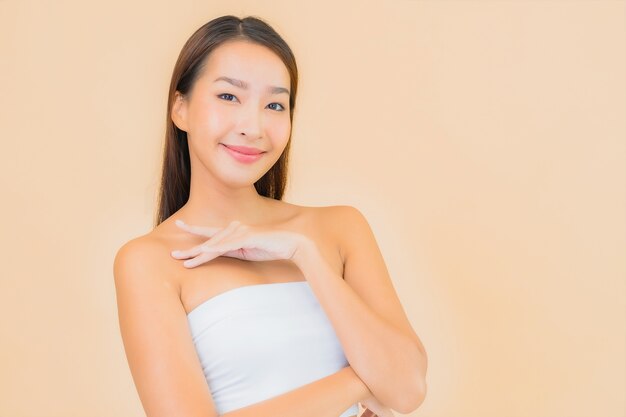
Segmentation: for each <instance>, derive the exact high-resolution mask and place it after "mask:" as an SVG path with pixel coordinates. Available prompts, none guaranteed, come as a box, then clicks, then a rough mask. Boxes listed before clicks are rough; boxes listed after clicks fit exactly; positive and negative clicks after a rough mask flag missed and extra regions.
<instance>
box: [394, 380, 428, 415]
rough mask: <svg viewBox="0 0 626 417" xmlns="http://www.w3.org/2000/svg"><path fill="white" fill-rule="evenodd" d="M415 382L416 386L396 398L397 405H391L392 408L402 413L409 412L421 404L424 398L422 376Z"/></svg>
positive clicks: (424, 384) (424, 387) (424, 383)
mask: <svg viewBox="0 0 626 417" xmlns="http://www.w3.org/2000/svg"><path fill="white" fill-rule="evenodd" d="M416 382H417V384H416V387H414V388H413V389H412V390H411V391H410V392H409V393H406V394H404V395H403V397H402V398H399V399H398V402H397V404H396V405H397V407H392V408H393V409H394V410H396V411H397V412H399V413H402V414H409V413H412V412H413V411H415V410H417V409H418V408H419V406H421V405H422V403H423V402H424V399H426V381H425V380H424V379H423V378H419V379H417V381H416Z"/></svg>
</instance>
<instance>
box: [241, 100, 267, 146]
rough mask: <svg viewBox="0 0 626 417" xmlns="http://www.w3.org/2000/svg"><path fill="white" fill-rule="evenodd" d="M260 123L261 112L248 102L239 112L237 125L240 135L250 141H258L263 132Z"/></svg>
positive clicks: (261, 121)
mask: <svg viewBox="0 0 626 417" xmlns="http://www.w3.org/2000/svg"><path fill="white" fill-rule="evenodd" d="M262 123H263V120H262V112H261V111H260V110H259V109H258V107H257V106H256V105H255V104H254V103H253V102H252V101H250V103H248V105H247V106H245V107H243V108H242V110H241V115H240V118H239V124H238V129H239V132H240V134H242V135H245V136H247V137H248V139H250V140H255V139H258V138H259V137H261V133H262V130H263V126H262Z"/></svg>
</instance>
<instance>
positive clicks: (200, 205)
mask: <svg viewBox="0 0 626 417" xmlns="http://www.w3.org/2000/svg"><path fill="white" fill-rule="evenodd" d="M220 76H228V77H231V78H235V79H240V80H245V81H246V82H247V83H248V85H249V87H248V89H247V90H244V89H241V88H238V87H235V86H233V85H231V84H229V83H227V82H225V81H218V82H214V80H215V79H216V78H218V77H220ZM289 81H290V78H289V73H288V71H287V69H286V67H285V66H284V64H283V62H282V61H281V60H280V58H279V57H278V56H276V55H275V54H274V53H273V52H272V51H271V50H269V49H267V48H265V47H263V46H260V45H257V44H253V43H250V42H246V41H240V40H237V41H230V42H227V43H225V44H222V45H220V46H219V47H218V48H216V49H215V50H214V51H213V52H212V53H211V55H210V56H209V58H208V60H207V63H206V67H205V70H204V72H203V73H202V75H201V76H200V78H199V79H198V80H197V81H196V83H195V85H194V87H193V89H192V91H191V92H190V94H189V95H188V96H187V97H183V96H182V95H180V94H177V97H176V101H175V104H174V106H173V109H172V112H171V117H172V120H173V121H174V123H175V124H176V126H177V127H178V128H179V129H181V130H184V131H186V132H187V136H188V143H189V151H190V161H191V171H192V176H191V188H190V198H189V200H188V202H187V203H186V204H185V205H184V206H183V207H182V208H181V209H180V210H179V211H178V212H176V213H175V214H174V215H173V216H171V217H170V218H168V219H167V220H165V221H164V222H163V223H161V224H160V225H159V226H157V227H156V228H155V229H154V230H153V231H151V232H150V233H149V234H147V235H146V236H145V239H149V240H152V241H154V242H157V243H158V244H159V245H160V247H162V248H163V255H164V256H162V257H160V258H158V259H155V262H156V263H158V265H156V267H157V268H156V269H157V270H159V271H163V276H166V277H167V280H168V281H169V285H171V286H172V287H173V288H176V290H177V291H178V294H179V297H180V301H181V303H182V305H183V307H184V309H185V311H186V312H187V313H189V312H190V311H192V310H193V309H194V308H196V307H197V306H199V305H200V304H201V303H203V302H204V301H206V300H208V299H210V298H212V297H214V296H216V295H218V294H220V293H222V292H225V291H228V290H230V289H234V288H238V287H241V286H245V285H254V284H262V283H271V282H287V281H303V280H305V276H304V275H303V273H302V271H301V270H300V268H299V267H298V265H297V263H296V262H294V260H293V259H292V258H293V255H294V254H295V253H296V252H297V249H298V248H299V247H300V246H301V245H303V244H305V243H306V244H313V245H314V246H315V247H316V248H317V250H318V251H319V254H320V256H321V257H322V258H323V259H324V260H325V261H326V262H327V263H328V265H330V266H331V268H332V270H333V271H334V272H335V273H337V274H339V275H341V274H342V273H343V260H342V257H341V248H340V247H339V243H338V242H339V236H337V234H336V232H335V231H336V230H339V229H340V228H338V227H337V224H333V216H332V211H333V209H332V207H304V206H298V205H294V204H290V203H287V202H284V201H277V200H274V199H270V198H266V197H263V196H260V195H258V194H257V192H256V190H255V188H254V182H256V181H257V180H258V179H259V178H261V177H262V176H263V175H264V174H265V173H266V172H267V171H268V170H269V169H270V168H271V166H272V165H273V164H274V163H275V162H276V161H277V160H278V158H279V157H280V155H281V153H282V152H283V150H284V148H285V146H286V145H287V141H288V138H289V134H290V131H291V122H290V119H289V111H290V110H289V96H288V95H287V94H275V95H272V94H269V93H268V92H267V91H266V88H267V87H268V86H280V87H284V88H289V86H290V82H289ZM222 143H223V144H229V145H243V146H251V147H256V148H260V149H262V150H265V151H266V153H265V154H264V155H263V156H262V157H261V158H260V159H259V160H257V161H255V162H253V163H247V164H244V163H241V162H238V161H236V160H235V159H234V158H233V157H232V156H231V155H230V154H229V153H228V151H227V150H226V149H225V148H224V147H223V146H222V145H221V144H222ZM176 220H183V221H184V222H185V223H186V224H187V225H204V226H208V225H210V226H211V227H212V228H213V229H211V231H210V232H209V231H208V229H204V233H198V232H197V230H196V233H193V230H192V229H190V227H189V226H187V227H185V226H182V225H177V224H176V223H175V221H176ZM234 221H236V222H239V223H238V224H234V225H233V222H234ZM229 226H230V228H229ZM220 231H221V232H220ZM276 231H280V233H286V234H276ZM219 233H221V234H220V235H219V236H218V237H219V239H218V238H214V239H213V242H215V243H218V241H220V240H221V241H222V243H223V242H226V241H227V239H225V238H226V237H233V236H234V237H237V236H239V237H240V238H241V237H242V236H243V234H245V233H247V235H249V236H252V235H254V236H256V237H257V238H258V237H259V236H260V237H262V239H257V240H256V241H255V242H256V243H259V242H261V243H259V244H258V245H257V246H258V248H259V249H258V251H257V253H256V254H257V255H259V253H262V254H263V256H262V257H264V258H266V259H254V258H253V257H252V256H251V255H252V252H250V253H249V254H248V256H245V257H243V259H239V258H237V257H231V256H220V255H221V254H224V252H226V251H225V250H224V249H223V248H222V250H221V251H220V253H219V254H218V253H215V254H214V256H213V257H212V258H211V259H208V258H205V260H204V262H203V263H201V264H200V263H199V262H198V265H193V266H189V265H184V264H183V263H182V259H189V258H192V256H191V252H190V250H193V249H194V248H196V249H197V248H199V245H201V244H203V243H205V242H207V238H209V240H210V237H211V236H215V235H216V234H219ZM263 233H265V234H263ZM240 240H241V239H240ZM272 242H273V243H276V242H280V245H282V246H281V247H280V248H279V249H280V250H275V249H276V245H274V246H272V245H270V243H272ZM175 250H180V251H182V253H183V256H178V257H175V256H174V255H173V254H172V255H171V256H170V254H171V252H172V251H175ZM251 250H252V249H250V251H251ZM185 251H187V252H185ZM279 252H280V254H279ZM198 253H199V252H198V251H197V250H196V252H195V254H196V255H197V254H198ZM239 254H241V252H239ZM177 258H178V259H177ZM245 259H247V260H263V262H249V261H247V260H245ZM209 260H210V261H209ZM215 276H219V277H220V280H214V279H209V278H210V277H215ZM362 404H363V405H364V406H368V404H369V405H370V408H372V409H375V407H378V409H377V410H376V411H378V414H379V415H380V416H384V415H392V414H391V412H390V411H389V409H387V408H385V407H384V406H382V405H380V404H379V403H377V402H376V399H375V398H374V397H371V398H370V399H369V403H368V401H367V400H366V401H364V402H362Z"/></svg>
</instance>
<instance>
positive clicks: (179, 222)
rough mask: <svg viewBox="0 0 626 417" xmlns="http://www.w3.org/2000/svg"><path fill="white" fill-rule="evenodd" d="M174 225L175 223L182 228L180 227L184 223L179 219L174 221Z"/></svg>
mask: <svg viewBox="0 0 626 417" xmlns="http://www.w3.org/2000/svg"><path fill="white" fill-rule="evenodd" d="M175 223H176V224H177V225H180V226H182V225H184V224H185V222H184V221H182V220H181V219H176V221H175Z"/></svg>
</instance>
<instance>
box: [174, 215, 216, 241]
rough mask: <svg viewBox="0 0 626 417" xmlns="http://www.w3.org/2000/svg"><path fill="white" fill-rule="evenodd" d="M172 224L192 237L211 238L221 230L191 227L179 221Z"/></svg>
mask: <svg viewBox="0 0 626 417" xmlns="http://www.w3.org/2000/svg"><path fill="white" fill-rule="evenodd" d="M174 223H176V226H178V227H180V228H181V229H183V230H185V231H187V232H189V233H193V234H194V235H200V236H206V237H212V236H213V235H215V233H217V232H218V231H219V230H220V229H221V227H204V226H192V225H190V224H187V223H185V222H183V221H182V220H180V219H177V220H176V221H175V222H174Z"/></svg>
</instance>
